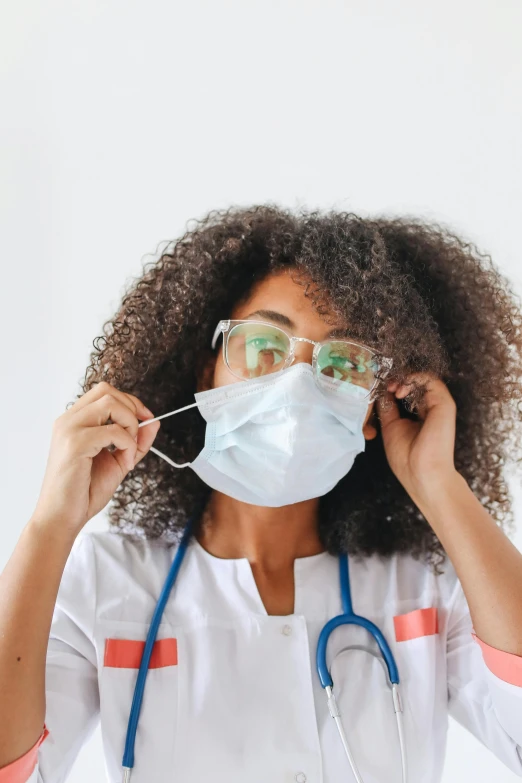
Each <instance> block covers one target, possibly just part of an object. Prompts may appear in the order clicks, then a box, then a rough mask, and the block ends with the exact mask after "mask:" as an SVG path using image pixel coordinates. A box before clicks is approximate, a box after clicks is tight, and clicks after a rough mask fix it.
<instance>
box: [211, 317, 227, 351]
mask: <svg viewBox="0 0 522 783" xmlns="http://www.w3.org/2000/svg"><path fill="white" fill-rule="evenodd" d="M223 331H224V329H223V321H220V322H219V323H218V325H217V326H216V329H215V331H214V336H213V338H212V343H211V346H212V348H215V347H216V343H217V339H218V337H219V335H220V334H221V333H222V332H223Z"/></svg>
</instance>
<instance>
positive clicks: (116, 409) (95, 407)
mask: <svg viewBox="0 0 522 783" xmlns="http://www.w3.org/2000/svg"><path fill="white" fill-rule="evenodd" d="M107 419H111V421H113V422H114V423H116V424H119V425H120V427H123V429H125V430H127V432H128V433H129V435H130V436H131V437H132V439H133V440H134V441H136V440H137V435H138V425H139V421H138V419H137V418H136V414H135V413H134V410H131V409H130V408H129V407H128V406H127V405H125V404H124V403H122V402H120V400H119V399H116V398H115V397H114V396H113V395H112V394H104V395H103V397H100V399H99V400H95V401H94V402H91V404H90V405H86V406H85V407H84V408H82V410H80V411H78V412H77V413H76V414H75V418H74V426H75V427H100V426H102V425H106V426H107Z"/></svg>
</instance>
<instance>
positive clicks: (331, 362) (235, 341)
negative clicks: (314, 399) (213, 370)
mask: <svg viewBox="0 0 522 783" xmlns="http://www.w3.org/2000/svg"><path fill="white" fill-rule="evenodd" d="M220 334H223V356H224V359H225V363H226V365H227V367H228V369H229V370H230V372H231V373H232V375H235V376H236V378H240V379H241V380H242V381H246V380H249V379H250V378H259V377H260V376H262V375H268V374H270V373H273V372H278V371H279V370H284V369H286V368H287V367H289V366H290V365H291V364H292V362H293V361H294V359H295V347H296V344H297V343H300V342H301V343H310V344H311V345H313V346H314V350H313V356H312V369H313V371H314V378H315V380H316V383H318V385H319V386H320V387H321V388H322V389H323V390H325V391H333V390H335V391H336V392H338V391H340V392H342V393H346V394H348V395H351V396H352V397H357V398H359V399H366V398H368V403H370V402H371V401H372V400H373V399H374V398H373V397H372V396H371V394H372V392H373V390H374V389H375V387H376V385H377V381H378V378H377V373H378V372H379V370H380V369H383V370H384V373H383V374H381V376H380V377H381V378H384V377H386V375H387V374H388V373H389V371H390V369H391V367H392V360H391V359H389V358H387V357H385V356H382V354H381V353H380V352H378V351H376V350H375V349H373V348H370V347H368V346H367V345H361V344H360V343H355V342H353V341H351V340H322V341H320V342H318V341H316V340H309V339H308V338H307V337H295V336H294V335H290V334H287V332H285V330H284V329H282V328H281V327H279V326H274V325H273V324H270V323H265V322H264V321H248V320H232V321H231V320H228V321H226V320H223V321H220V322H219V323H218V325H217V326H216V330H215V332H214V336H213V338H212V348H215V347H216V342H217V340H218V337H219V335H220Z"/></svg>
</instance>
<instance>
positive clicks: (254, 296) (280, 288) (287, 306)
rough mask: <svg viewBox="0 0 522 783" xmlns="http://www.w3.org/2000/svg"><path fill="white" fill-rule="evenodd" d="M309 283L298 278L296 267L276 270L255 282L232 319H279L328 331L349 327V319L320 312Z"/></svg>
mask: <svg viewBox="0 0 522 783" xmlns="http://www.w3.org/2000/svg"><path fill="white" fill-rule="evenodd" d="M298 280H299V281H298ZM307 282H308V283H309V282H310V281H307V280H306V278H304V277H299V279H297V275H296V271H295V270H292V269H285V270H283V271H281V272H277V273H273V274H271V275H269V276H268V277H266V278H264V279H263V280H261V281H259V282H258V283H256V284H255V285H254V287H253V288H252V290H251V291H250V293H249V294H248V297H247V298H245V299H244V300H243V301H241V302H240V303H238V304H237V305H236V306H235V307H234V309H233V312H232V314H231V318H238V319H241V318H249V317H254V318H257V319H258V320H277V321H278V322H279V323H281V325H285V326H288V327H289V328H291V327H292V324H293V325H294V326H295V327H296V328H303V326H307V327H308V328H313V329H322V330H324V331H328V332H329V331H331V330H332V329H333V328H340V329H341V328H342V329H346V328H347V324H346V321H344V320H343V319H342V318H340V317H336V316H335V315H333V313H328V314H325V315H324V316H323V315H319V313H318V312H317V310H316V308H315V307H314V304H313V297H311V296H310V295H308V296H307V295H306V294H307V290H308V292H309V291H310V286H309V285H307ZM323 302H324V296H322V297H321V303H323ZM258 311H265V313H266V312H271V314H272V316H273V315H275V314H278V315H280V316H284V320H283V319H280V318H273V317H272V318H268V317H263V316H261V315H253V314H255V313H257V312H258ZM285 320H286V323H285Z"/></svg>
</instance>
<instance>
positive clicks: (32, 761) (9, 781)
mask: <svg viewBox="0 0 522 783" xmlns="http://www.w3.org/2000/svg"><path fill="white" fill-rule="evenodd" d="M48 734H49V729H47V728H46V726H45V723H44V727H43V731H42V733H41V735H40V739H38V740H37V741H36V742H35V744H34V745H33V747H32V748H30V749H29V750H28V751H27V753H24V755H23V756H20V758H19V759H16V761H12V762H11V764H8V765H7V767H0V783H26V781H27V780H28V779H29V778H30V777H31V775H32V773H33V770H34V768H35V767H36V762H37V760H38V748H39V747H40V745H41V744H42V742H43V741H44V739H45V738H46V737H47V735H48Z"/></svg>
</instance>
